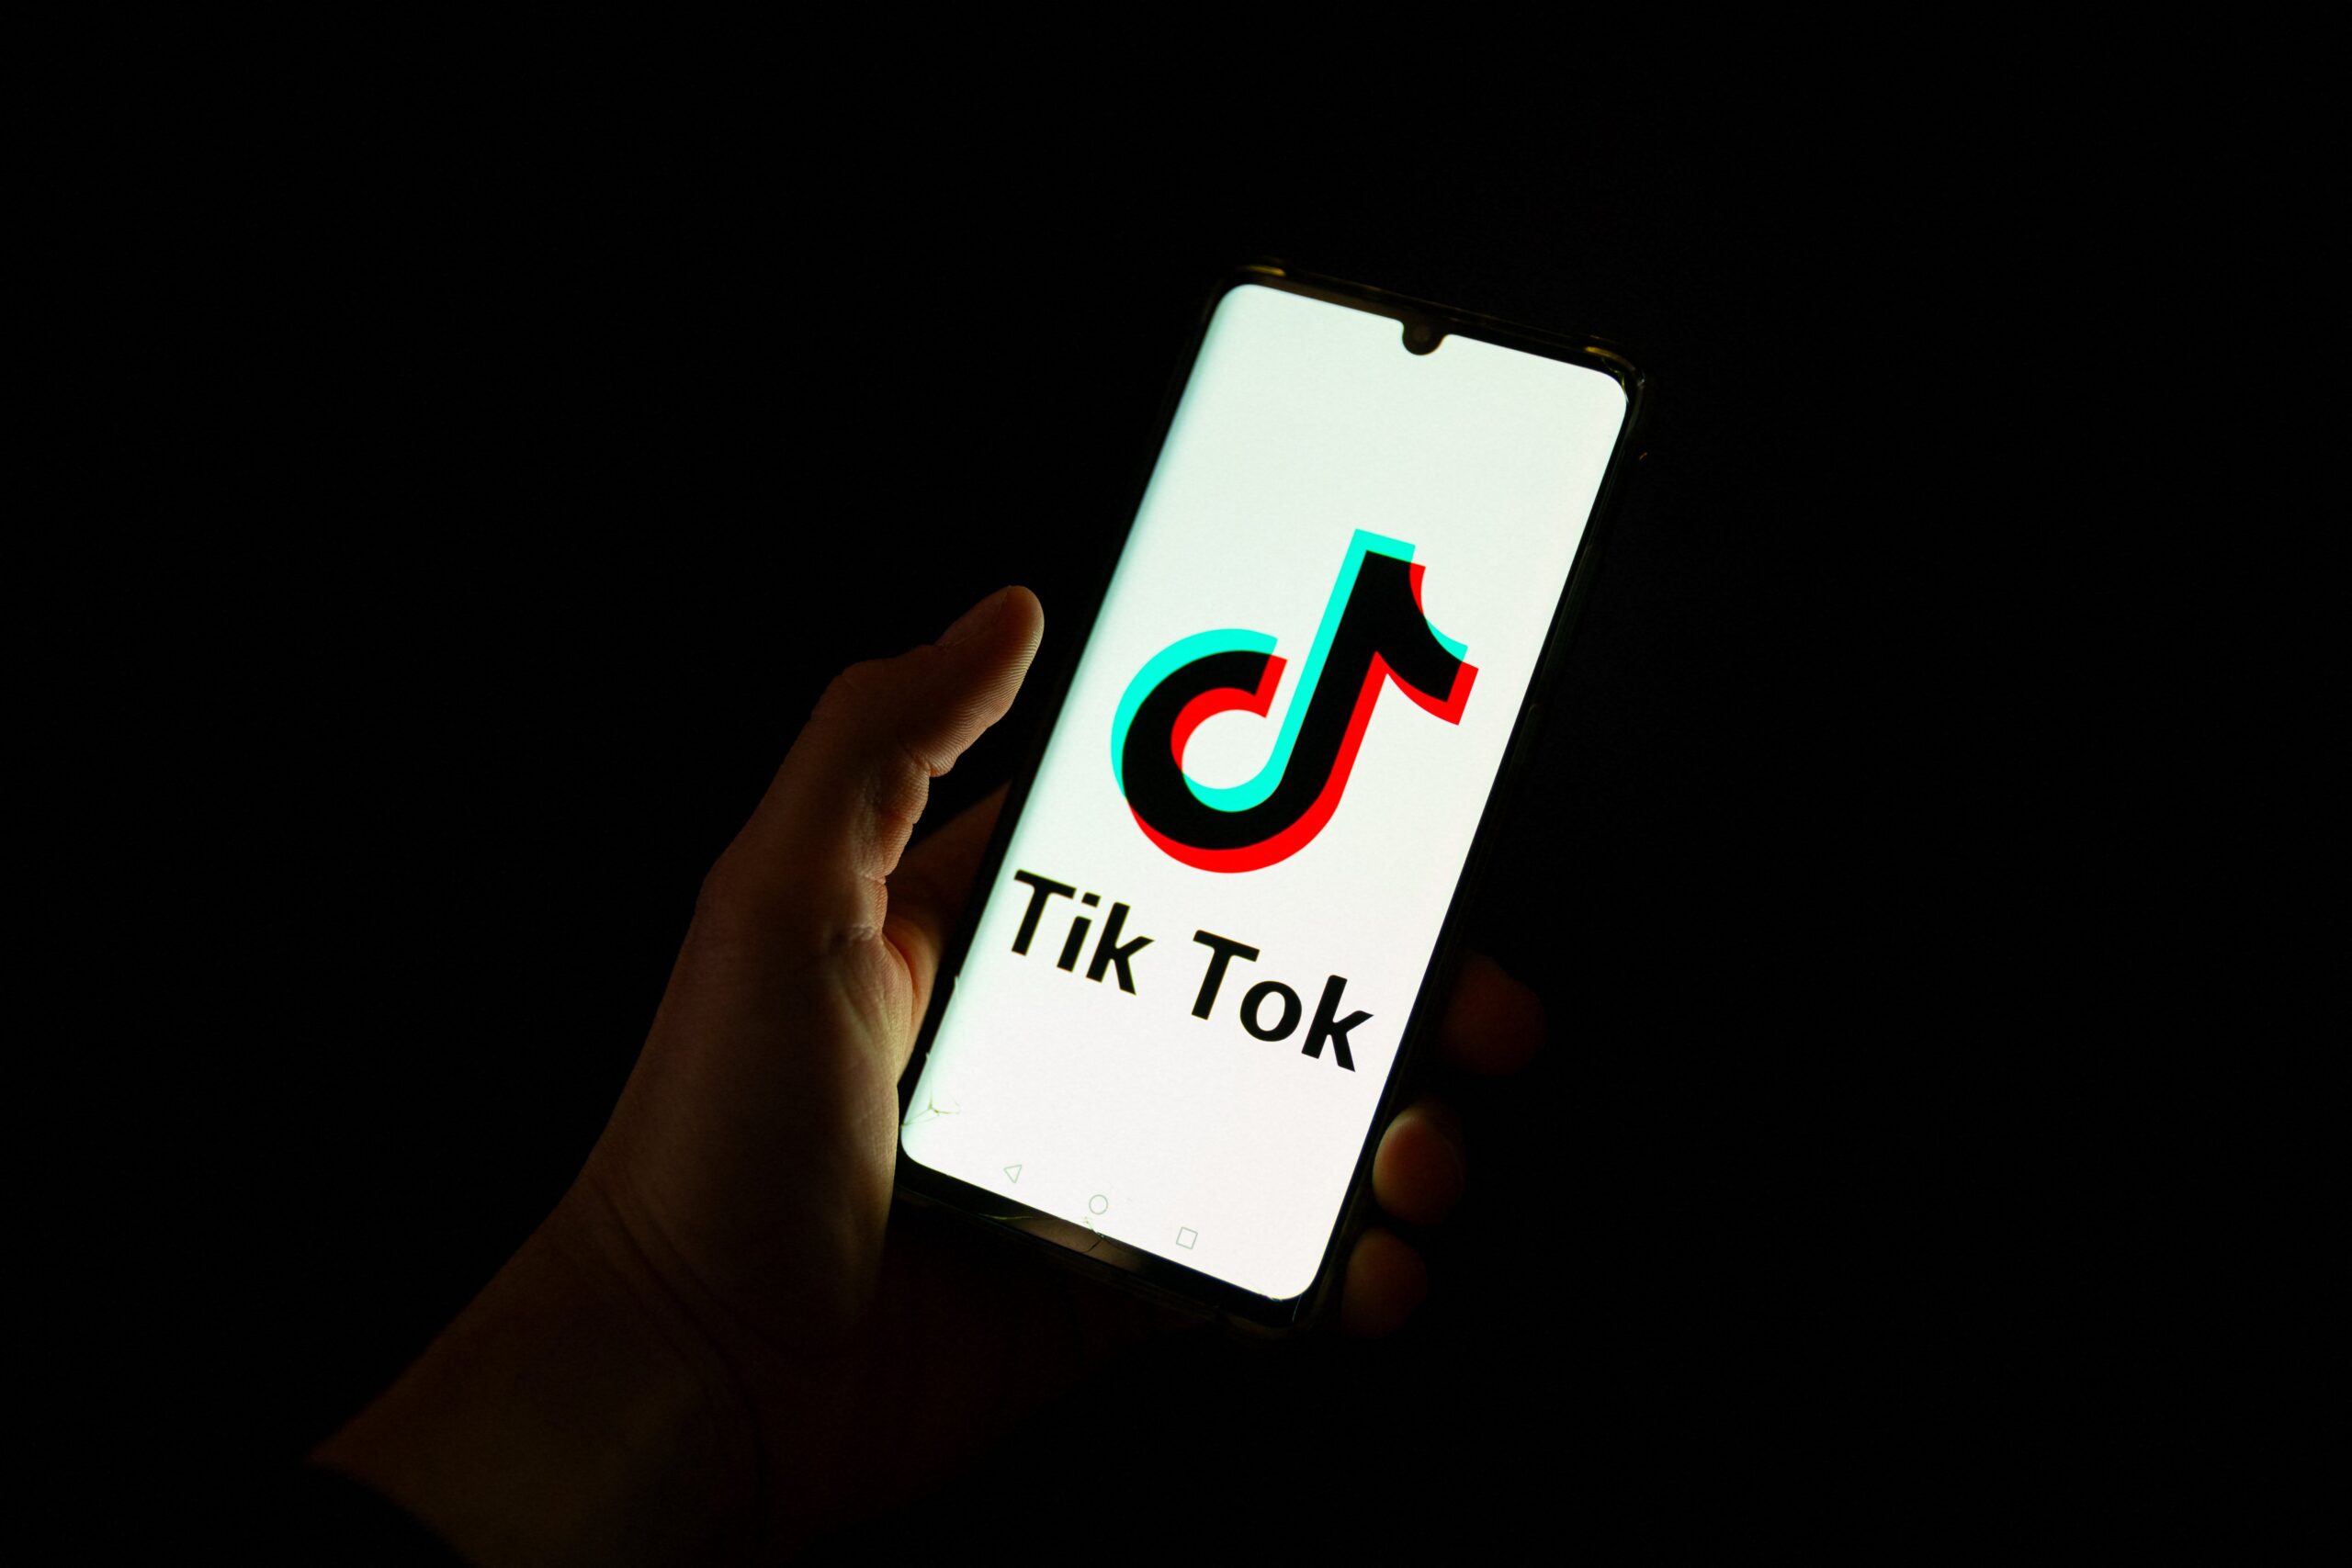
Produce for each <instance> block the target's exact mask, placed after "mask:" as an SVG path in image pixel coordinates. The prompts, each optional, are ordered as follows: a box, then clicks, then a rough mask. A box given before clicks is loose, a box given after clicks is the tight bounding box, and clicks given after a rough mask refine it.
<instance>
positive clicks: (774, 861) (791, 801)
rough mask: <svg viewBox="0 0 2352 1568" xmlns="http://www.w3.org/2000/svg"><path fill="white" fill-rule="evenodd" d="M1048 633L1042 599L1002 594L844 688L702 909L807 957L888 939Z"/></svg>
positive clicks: (731, 852) (726, 858) (795, 753)
mask: <svg viewBox="0 0 2352 1568" xmlns="http://www.w3.org/2000/svg"><path fill="white" fill-rule="evenodd" d="M1044 632H1045V612H1044V610H1043V609H1042V608H1041V607H1040V606H1039V605H1038V604H1037V597H1036V595H1035V594H1034V593H1032V592H1029V591H1028V590H1027V589H1025V588H1005V589H1001V590H999V591H998V592H995V593H992V594H990V595H989V597H987V598H986V599H983V600H981V601H980V602H979V603H978V604H975V605H974V606H972V608H971V609H969V610H967V611H966V612H965V613H964V615H962V616H961V617H960V618H959V619H958V620H957V621H956V623H955V625H953V626H949V627H948V628H947V630H946V631H944V633H942V634H941V635H940V638H939V640H938V641H937V642H936V643H933V644H929V645H926V646H924V647H922V648H917V649H913V650H911V651H910V652H907V653H902V654H900V655H899V657H898V658H896V659H884V660H869V661H867V662H865V663H863V664H854V665H852V666H850V667H849V668H848V669H847V670H844V671H842V672H841V674H839V675H837V676H835V677H834V679H833V682H832V684H831V685H830V686H828V687H827V688H826V689H825V694H824V696H823V697H822V698H820V700H819V701H818V704H817V707H816V711H815V712H814V713H812V714H811V715H810V716H809V723H808V726H807V727H806V728H803V729H802V730H801V732H800V737H799V739H797V740H796V741H795V742H794V743H793V747H792V750H791V752H790V753H789V754H788V755H786V758H785V760H784V765H783V766H782V767H780V768H778V769H777V770H776V774H775V780H774V782H773V783H771V784H769V785H768V790H767V794H766V795H764V796H763V797H762V798H761V801H760V804H759V808H758V809H757V810H755V811H754V812H753V813H752V819H751V821H750V822H748V823H746V824H745V825H744V828H743V830H742V831H741V833H739V834H737V835H736V838H735V841H734V842H733V843H732V844H730V845H729V846H728V849H727V852H726V853H725V854H723V855H721V856H720V857H719V860H718V864H717V865H716V866H714V867H713V868H712V870H711V874H710V876H709V877H708V879H707V880H706V882H705V883H704V887H703V907H704V908H706V909H713V908H716V909H721V910H724V911H725V912H726V914H727V915H728V916H729V918H730V919H731V920H733V921H738V922H743V923H748V924H750V925H751V926H752V927H754V928H755V929H757V930H758V931H759V932H760V934H761V936H762V937H763V939H764V940H765V941H768V942H784V943H786V944H788V945H790V946H793V947H797V948H799V949H800V951H802V952H804V953H813V952H830V951H833V950H835V949H837V948H838V947H840V946H841V945H842V944H843V943H846V942H854V941H857V940H860V939H863V938H866V937H871V936H874V935H876V934H877V933H878V932H879V931H881V929H882V922H883V918H884V916H885V914H886V912H887V894H886V891H885V888H884V881H885V879H886V878H888V876H889V874H891V872H892V871H894V870H896V869H897V867H898V863H899V854H900V853H901V852H903V851H904V850H905V849H906V847H907V840H908V837H909V835H910V834H911V833H912V832H913V831H914V827H915V823H916V821H917V820H918V819H920V818H921V817H922V810H923V807H924V804H925V803H926V802H927V801H928V800H929V798H930V795H931V781H932V780H933V778H936V777H937V776H938V775H940V774H941V773H945V772H946V771H947V770H948V769H949V768H951V767H953V766H955V763H956V758H958V757H960V756H962V755H963V753H964V751H965V750H966V749H967V748H968V747H969V746H970V745H971V744H972V742H973V741H975V740H977V739H979V738H980V736H981V735H982V734H983V733H984V732H985V731H986V730H987V729H988V728H989V726H990V725H992V724H994V723H996V721H997V720H999V719H1001V718H1002V717H1003V716H1004V715H1005V711H1006V710H1007V709H1008V708H1010V707H1011V706H1012V699H1013V696H1014V694H1016V693H1018V692H1019V691H1020V689H1021V681H1022V678H1023V676H1024V675H1025V674H1027V673H1028V670H1029V664H1030V660H1033V659H1034V658H1035V656H1036V652H1037V643H1038V639H1039V638H1040V637H1042V636H1043V635H1044Z"/></svg>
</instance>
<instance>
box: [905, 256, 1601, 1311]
mask: <svg viewBox="0 0 2352 1568" xmlns="http://www.w3.org/2000/svg"><path fill="white" fill-rule="evenodd" d="M1626 412H1627V397H1626V392H1625V390H1624V389H1623V387H1621V386H1620V384H1619V383H1618V381H1617V380H1616V379H1615V378H1613V377H1611V375H1608V374H1605V373H1603V372H1602V371H1600V370H1599V369H1594V368H1589V367H1586V366H1583V365H1579V364H1576V363H1571V362H1567V361H1564V360H1562V359H1555V358H1550V357H1546V356H1544V355H1539V354H1533V353H1529V352H1524V351H1521V350H1519V349H1514V348H1510V347H1505V346H1502V345H1500V344H1494V343H1488V342H1485V341H1481V340H1479V339H1476V338H1474V337H1468V336H1464V335H1461V334H1459V333H1456V334H1454V335H1452V336H1448V337H1446V338H1445V339H1444V340H1443V341H1442V342H1441V343H1440V344H1439V345H1438V346H1437V348H1436V349H1435V350H1434V351H1432V352H1430V353H1427V354H1415V353H1411V352H1408V350H1407V348H1406V347H1405V346H1404V343H1403V341H1402V333H1401V331H1400V324H1399V321H1398V320H1397V318H1396V317H1394V316H1388V315H1382V314H1377V313H1374V312H1373V311H1371V310H1363V309H1358V308H1355V307H1352V306H1350V305H1345V304H1340V303H1334V302H1332V301H1330V300H1327V299H1319V298H1315V297H1313V296H1310V295H1306V294H1297V293H1292V292H1289V291H1287V290H1285V289H1282V288H1272V287H1266V286H1262V285H1255V284H1245V285H1243V286H1240V287H1238V288H1233V289H1231V290H1229V291H1228V292H1227V293H1226V294H1225V295H1224V296H1223V297H1222V299H1220V301H1219V302H1218V304H1217V305H1216V310H1215V311H1214V313H1213V315H1212V316H1211V319H1210V321H1209V324H1208V327H1207V330H1206V333H1205V335H1204V338H1203V340H1202V344H1201V347H1200V350H1199V354H1198V356H1197V359H1196V360H1195V363H1194V366H1193V372H1192V375H1191V377H1190V378H1189V379H1188V381H1187V382H1186V384H1185V387H1184V390H1183V393H1182V398H1181V400H1179V402H1178V404H1177V408H1176V412H1175V413H1174V416H1173V419H1172V422H1171V423H1170V427H1169V431H1168V434H1167V436H1166V439H1165V442H1164V445H1163V446H1162V449H1161V453H1160V456H1159V462H1158V464H1157V466H1156V467H1155V468H1154V469H1153V471H1152V474H1151V478H1150V480H1149V483H1148V486H1147V488H1146V491H1145V494H1144V499H1143V502H1142V503H1141V508H1140V511H1139V513H1138V515H1137V517H1136V524H1135V526H1134V528H1133V530H1132V532H1131V534H1130V535H1129V537H1128V540H1127V543H1126V545H1125V549H1124V551H1123V553H1122V555H1121V557H1120V559H1119V562H1118V565H1117V568H1116V570H1115V572H1114V576H1113V578H1112V581H1111V586H1110V589H1109V592H1108V596H1107V598H1106V599H1105V601H1104V604H1103V610H1102V614H1101V615H1100V616H1099V618H1098V620H1097V622H1096V624H1095V626H1094V628H1093V631H1092V634H1091V637H1090V638H1089V640H1088V643H1087V645H1086V647H1085V649H1083V651H1082V652H1081V654H1080V660H1079V662H1078V665H1077V668H1076V671H1075V673H1074V675H1073V677H1072V683H1071V685H1070V688H1069V694H1068V696H1067V698H1066V700H1065V703H1064V705H1063V708H1062V710H1061V713H1060V716H1059V717H1058V718H1057V721H1056V725H1055V728H1054V730H1053V733H1052V735H1051V737H1050V738H1049V739H1048V741H1047V744H1046V750H1045V753H1044V757H1043V761H1042V763H1041V765H1040V769H1039V772H1038V773H1037V774H1036V776H1035V781H1034V783H1033V784H1032V787H1031V789H1030V792H1029V795H1028V797H1027V800H1026V803H1025V805H1024V806H1023V809H1022V812H1021V816H1020V819H1019V822H1018V823H1017V825H1016V826H1015V828H1014V829H1013V831H1012V837H1011V839H1010V840H1009V844H1008V848H1007V852H1006V855H1005V859H1004V861H1003V863H1002V865H1001V869H1000V873H999V874H998V875H997V877H996V878H995V881H994V883H993V885H992V886H988V887H986V888H984V889H978V890H976V892H975V897H984V899H985V903H984V904H983V906H982V908H981V909H980V912H979V914H978V925H977V928H976V931H975V934H974V936H973V938H972V942H971V946H970V948H969V950H968V952H967V954H966V956H965V958H964V961H963V964H962V967H961V969H960V970H959V971H958V972H957V974H956V977H955V981H954V985H953V989H952V992H951V994H950V996H949V999H948V1000H947V1002H946V1004H945V1008H944V1011H943V1012H942V1013H941V1014H940V1015H939V1020H938V1024H937V1029H936V1032H935V1033H934V1035H933V1040H932V1043H931V1046H930V1049H929V1052H928V1054H927V1055H926V1057H925V1059H924V1063H923V1066H922V1072H921V1076H920V1077H919V1078H918V1079H917V1081H916V1083H915V1086H914V1089H913V1090H912V1093H911V1097H910V1100H909V1101H908V1105H907V1110H906V1115H905V1118H904V1125H903V1127H902V1129H901V1132H900V1140H901V1145H900V1146H901V1148H902V1150H903V1152H904V1154H905V1156H907V1157H908V1158H910V1159H911V1160H914V1161H916V1162H919V1163H920V1164H922V1165H923V1166H926V1167H929V1168H932V1169H933V1170H937V1171H940V1172H943V1173H944V1174H946V1175H949V1176H952V1177H955V1178H957V1179H961V1180H963V1181H965V1182H968V1183H970V1184H972V1185H973V1186H976V1187H979V1188H982V1189H985V1190H988V1191H989V1192H991V1193H996V1194H1001V1195H1002V1196H1003V1197H1005V1198H1008V1199H1012V1200H1016V1201H1018V1202H1020V1203H1023V1204H1026V1205H1028V1206H1029V1207H1030V1208H1032V1209H1035V1210H1038V1211H1041V1212H1042V1213H1046V1214H1048V1215H1051V1216H1054V1217H1056V1218H1057V1219H1060V1220H1063V1221H1067V1222H1069V1224H1073V1225H1077V1226H1083V1227H1086V1228H1087V1229H1089V1230H1091V1231H1092V1232H1094V1233H1097V1234H1098V1235H1103V1236H1108V1237H1112V1238H1115V1239H1116V1240H1118V1241H1120V1242H1124V1243H1125V1244H1126V1245H1127V1246H1128V1247H1134V1248H1137V1249H1140V1250H1142V1251H1144V1252H1147V1253H1149V1254H1152V1255H1155V1256H1157V1257H1159V1258H1165V1259H1167V1260H1169V1261H1170V1262H1172V1263H1176V1264H1179V1265H1182V1266H1183V1267H1184V1268H1187V1269H1195V1270H1199V1271H1201V1272H1203V1273H1205V1274H1207V1275H1210V1276H1212V1277H1214V1278H1215V1279H1217V1280H1223V1281H1226V1282H1227V1283H1229V1284H1231V1285H1234V1286H1238V1287H1239V1288H1240V1289H1241V1290H1243V1291H1246V1292H1250V1293H1251V1294H1254V1295H1258V1296H1263V1297H1266V1298H1269V1299H1271V1300H1273V1301H1284V1300H1288V1299H1290V1298H1293V1297H1295V1296H1297V1295H1299V1294H1300V1293H1301V1292H1305V1291H1306V1290H1307V1289H1308V1288H1309V1287H1310V1286H1311V1285H1312V1284H1313V1283H1314V1282H1315V1279H1316V1275H1317V1270H1318V1269H1319V1267H1320V1265H1321V1263H1322V1259H1323V1258H1324V1255H1325V1252H1326V1250H1327V1248H1328V1247H1329V1243H1330V1241H1331V1237H1332V1233H1333V1229H1334V1227H1335V1225H1336V1224H1338V1222H1339V1220H1340V1214H1341V1210H1342V1206H1343V1204H1344V1203H1345V1201H1346V1200H1347V1197H1348V1189H1349V1184H1350V1182H1351V1179H1352V1177H1353V1175H1354V1172H1355V1169H1356V1167H1357V1163H1358V1157H1359V1155H1360V1154H1361V1152H1362V1150H1363V1147H1364V1145H1365V1140H1366V1138H1367V1136H1368V1135H1369V1134H1370V1132H1371V1130H1372V1122H1373V1118H1374V1115H1375V1113H1376V1111H1377V1110H1378V1107H1379V1105H1380V1102H1381V1099H1382V1091H1383V1089H1384V1088H1385V1085H1386V1083H1387V1080H1388V1078H1389V1076H1390V1073H1391V1070H1392V1069H1393V1067H1394V1066H1395V1065H1396V1061H1397V1047H1398V1045H1399V1043H1400V1042H1401V1038H1402V1035H1403V1032H1404V1028H1405V1024H1406V1021H1407V1019H1408V1015H1409V1014H1410V1012H1411V1010H1412V1008H1413V1005H1414V1000H1415V995H1416V992H1417V991H1418V989H1419V987H1420V985H1421V984H1422V981H1423V978H1424V976H1425V974H1426V972H1427V971H1428V968H1429V965H1430V960H1431V956H1432V953H1433V950H1434V947H1435V944H1436V942H1437V940H1438V937H1439V933H1440V929H1441V927H1442V923H1443V921H1444V919H1445V916H1446V913H1447V910H1448V908H1450V906H1451V904H1452V901H1453V895H1454V889H1455V885H1456V883H1457V882H1458V880H1459V878H1460V876H1461V874H1462V871H1463V867H1464V860H1465V858H1466V857H1467V855H1468V853H1469V851H1470V847H1471V841H1472V839H1473V837H1474V835H1475V834H1476V830H1477V828H1478V824H1479V820H1480V818H1481V815H1482V813H1483V811H1484V809H1485V807H1486V803H1487V795H1488V794H1489V792H1490V791H1491V790H1492V788H1493V786H1494V784H1495V782H1496V777H1497V774H1498V771H1499V769H1500V768H1501V765H1502V762H1503V759H1504V754H1505V751H1506V749H1507V747H1508V745H1509V742H1510V737H1511V733H1512V729H1513V727H1514V726H1515V724H1516V723H1517V721H1518V718H1519V716H1520V710H1521V705H1522V702H1523V701H1524V699H1525V696H1526V694H1527V689H1528V685H1529V682H1530V681H1531V680H1532V677H1533V675H1534V673H1535V669H1536V664H1537V660H1538V655H1539V653H1540V652H1541V651H1542V649H1543V648H1544V640H1545V637H1546V634H1547V632H1548V630H1549V628H1550V626H1551V625H1552V622H1553V617H1554V613H1555V610H1556V609H1557V607H1558V605H1559V602H1560V599H1561V596H1562V592H1563V590H1564V589H1565V587H1566V582H1567V579H1568V571H1569V567H1570V564H1571V563H1572V561H1573V560H1574V558H1575V557H1576V553H1577V545H1578V542H1579V540H1580V539H1581V538H1582V536H1583V533H1584V529H1585V525H1586V522H1587V519H1588V518H1589V515H1590V513H1591V512H1592V509H1593V505H1594V502H1595V500H1596V497H1597V495H1598V493H1599V491H1600V483H1601V479H1602V475H1603V472H1604V470H1605V469H1606V468H1607V466H1608V463H1609V459H1610V456H1611V449H1612V448H1613V446H1615V443H1616V441H1617V438H1618V434H1619V432H1620V430H1621V427H1622V426H1623V424H1624V423H1625V417H1626Z"/></svg>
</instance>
